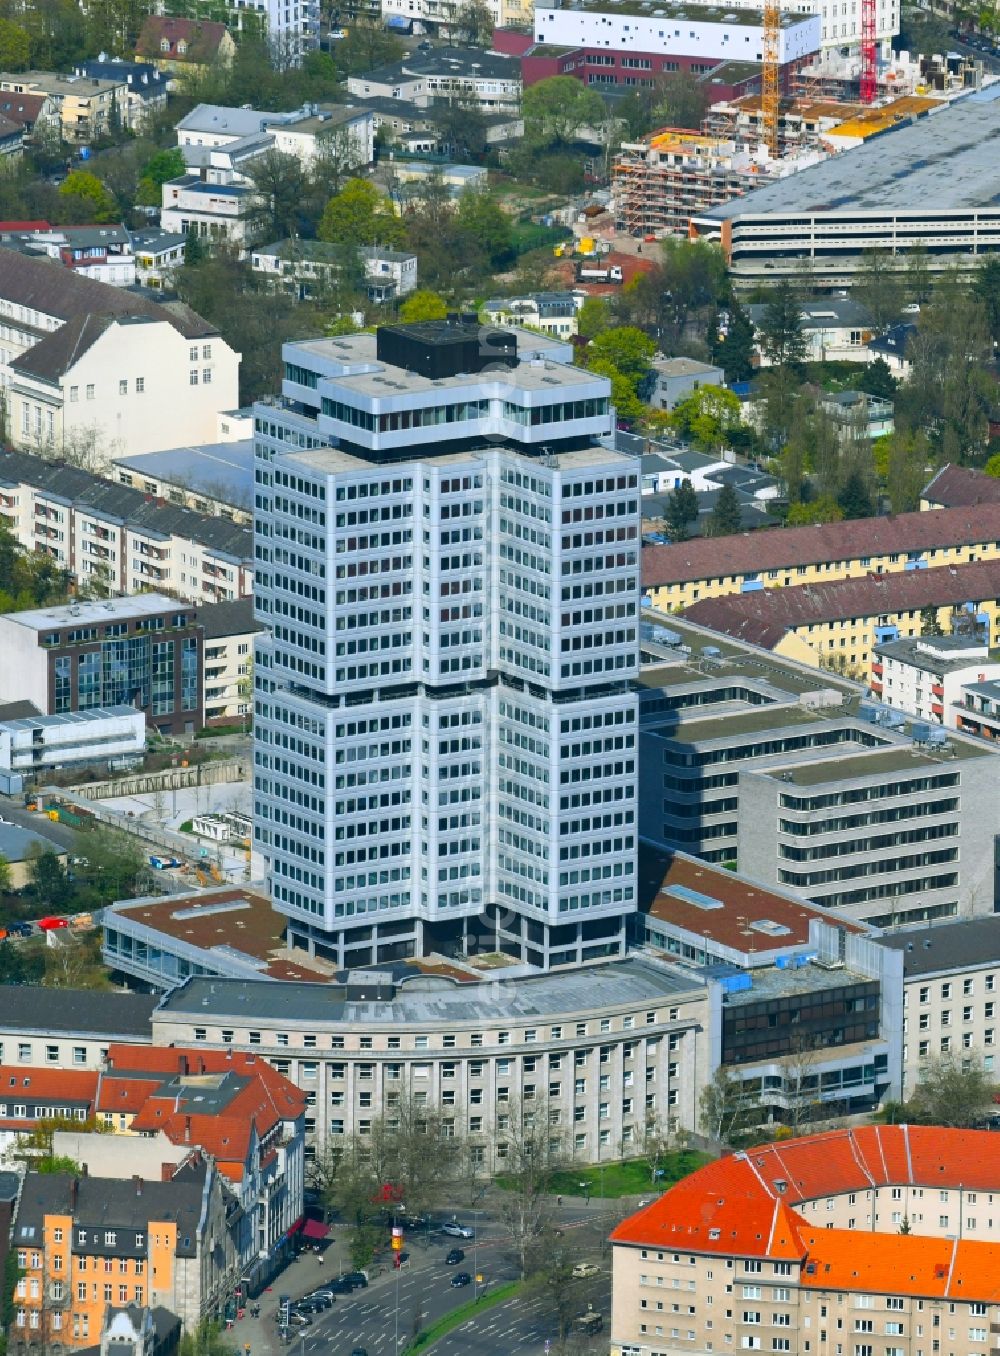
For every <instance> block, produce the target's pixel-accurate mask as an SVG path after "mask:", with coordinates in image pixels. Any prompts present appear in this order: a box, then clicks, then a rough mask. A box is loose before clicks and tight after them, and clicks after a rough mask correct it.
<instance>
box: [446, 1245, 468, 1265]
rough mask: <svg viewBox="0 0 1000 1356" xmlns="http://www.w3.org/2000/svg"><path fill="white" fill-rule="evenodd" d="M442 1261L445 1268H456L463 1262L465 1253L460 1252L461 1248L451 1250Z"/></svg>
mask: <svg viewBox="0 0 1000 1356" xmlns="http://www.w3.org/2000/svg"><path fill="white" fill-rule="evenodd" d="M444 1261H445V1266H449V1267H453V1266H457V1265H458V1263H459V1262H464V1261H465V1253H464V1252H463V1251H462V1249H461V1248H452V1250H451V1252H450V1253H449V1254H448V1256H447V1257H446V1258H445V1259H444Z"/></svg>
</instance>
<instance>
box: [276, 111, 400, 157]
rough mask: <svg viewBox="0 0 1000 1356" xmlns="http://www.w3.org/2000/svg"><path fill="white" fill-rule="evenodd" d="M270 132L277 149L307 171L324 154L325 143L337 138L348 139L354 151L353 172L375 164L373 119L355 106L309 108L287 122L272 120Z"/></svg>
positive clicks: (368, 112) (366, 112)
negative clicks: (293, 157) (290, 156)
mask: <svg viewBox="0 0 1000 1356" xmlns="http://www.w3.org/2000/svg"><path fill="white" fill-rule="evenodd" d="M268 131H269V132H270V133H271V135H272V136H273V137H274V144H275V148H276V149H277V150H279V151H282V152H283V153H284V154H285V155H294V156H295V158H296V160H298V162H299V164H300V165H301V166H302V168H303V169H305V170H308V169H309V168H310V166H311V165H312V163H313V161H314V160H315V158H316V156H317V155H321V154H322V151H323V143H324V142H326V141H329V140H330V139H331V138H334V137H346V138H347V143H346V144H349V145H350V146H351V147H352V149H353V156H354V166H353V168H356V169H361V168H363V167H365V166H367V165H371V164H373V163H374V160H375V118H374V115H373V113H372V112H371V110H370V109H368V108H363V107H359V106H358V105H356V104H307V105H306V106H305V107H304V108H303V109H301V110H300V111H299V112H298V113H296V114H294V115H292V116H290V117H288V118H285V119H283V120H280V121H278V120H275V121H270V120H269V122H268ZM338 158H339V157H338Z"/></svg>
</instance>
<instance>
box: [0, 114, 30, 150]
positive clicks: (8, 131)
mask: <svg viewBox="0 0 1000 1356" xmlns="http://www.w3.org/2000/svg"><path fill="white" fill-rule="evenodd" d="M25 135H26V133H25V130H24V124H23V123H21V122H18V121H17V120H16V119H15V118H8V117H6V116H5V115H4V114H3V113H0V159H6V158H7V157H9V156H19V155H20V154H21V152H22V151H23V150H24V139H25Z"/></svg>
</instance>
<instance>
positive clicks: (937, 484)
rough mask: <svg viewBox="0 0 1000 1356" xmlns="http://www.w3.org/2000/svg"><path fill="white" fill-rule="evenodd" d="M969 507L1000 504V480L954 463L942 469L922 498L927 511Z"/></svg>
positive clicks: (930, 482) (924, 491)
mask: <svg viewBox="0 0 1000 1356" xmlns="http://www.w3.org/2000/svg"><path fill="white" fill-rule="evenodd" d="M970 504H1000V480H997V479H996V477H995V476H988V475H986V474H985V473H984V472H982V471H974V470H972V469H971V467H968V466H953V465H952V463H951V462H949V463H948V465H947V466H942V467H941V470H940V471H938V472H937V474H936V475H935V476H934V477H933V479H932V480H930V481H929V482H928V483H927V484H926V485H925V486H924V488H923V492H922V494H921V496H920V507H921V509H922V510H924V511H926V510H927V509H941V508H966V507H968V506H969V505H970Z"/></svg>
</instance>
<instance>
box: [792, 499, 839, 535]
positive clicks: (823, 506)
mask: <svg viewBox="0 0 1000 1356" xmlns="http://www.w3.org/2000/svg"><path fill="white" fill-rule="evenodd" d="M843 517H844V510H843V509H842V508H841V507H840V505H839V504H838V503H837V501H836V499H834V498H832V496H830V495H828V494H821V495H820V496H819V498H818V499H810V500H809V501H808V502H806V503H799V504H793V505H792V506H791V508H790V509H789V510H788V517H787V519H786V520H785V521H786V522H787V523H788V526H789V527H805V526H806V525H807V524H808V523H839V522H840V521H841V520H842V519H843Z"/></svg>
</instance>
